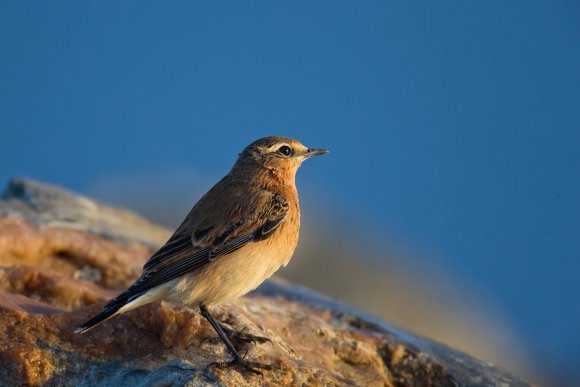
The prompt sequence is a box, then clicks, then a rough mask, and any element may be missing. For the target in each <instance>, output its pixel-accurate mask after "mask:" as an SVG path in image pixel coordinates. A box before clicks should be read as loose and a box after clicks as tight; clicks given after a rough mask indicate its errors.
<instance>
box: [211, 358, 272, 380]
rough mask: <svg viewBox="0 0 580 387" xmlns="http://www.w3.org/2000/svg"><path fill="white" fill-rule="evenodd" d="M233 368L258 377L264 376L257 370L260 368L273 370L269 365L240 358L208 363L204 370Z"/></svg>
mask: <svg viewBox="0 0 580 387" xmlns="http://www.w3.org/2000/svg"><path fill="white" fill-rule="evenodd" d="M235 366H241V367H242V368H244V369H245V370H246V371H249V372H251V373H253V374H256V375H260V376H264V374H263V373H262V371H260V370H258V369H257V368H261V369H263V370H272V369H273V367H272V365H270V364H261V363H258V362H255V361H247V360H244V359H243V358H241V357H236V358H234V360H232V361H223V362H213V363H210V364H208V365H207V367H206V369H208V368H210V367H216V368H220V369H223V368H230V367H235Z"/></svg>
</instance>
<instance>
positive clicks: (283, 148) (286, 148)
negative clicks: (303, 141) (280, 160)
mask: <svg viewBox="0 0 580 387" xmlns="http://www.w3.org/2000/svg"><path fill="white" fill-rule="evenodd" d="M278 153H280V154H281V155H283V156H290V155H291V154H292V149H291V148H290V147H289V146H288V145H282V146H281V147H280V148H278Z"/></svg>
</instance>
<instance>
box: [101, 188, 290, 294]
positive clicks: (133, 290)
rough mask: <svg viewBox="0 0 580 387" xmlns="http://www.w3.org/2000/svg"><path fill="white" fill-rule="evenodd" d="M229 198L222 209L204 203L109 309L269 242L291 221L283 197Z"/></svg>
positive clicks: (250, 194)
mask: <svg viewBox="0 0 580 387" xmlns="http://www.w3.org/2000/svg"><path fill="white" fill-rule="evenodd" d="M230 195H231V196H230V198H229V199H230V200H226V201H222V206H220V207H219V208H218V207H216V206H215V203H214V202H215V200H204V199H205V197H204V198H202V200H200V201H199V202H198V204H197V205H196V206H195V207H194V208H193V209H192V210H191V212H190V214H189V215H188V216H187V218H186V219H185V221H184V222H183V223H182V225H181V226H180V227H179V228H178V229H177V231H176V232H175V234H173V236H172V237H171V238H170V239H169V240H168V241H167V243H166V244H165V245H164V246H163V247H161V248H160V249H159V250H158V251H157V252H156V253H155V254H154V255H153V256H152V257H151V258H150V259H149V261H147V263H146V264H145V266H144V267H143V274H142V275H141V277H139V279H138V280H137V281H135V283H134V284H133V285H131V287H129V288H128V289H127V290H126V291H125V292H123V293H122V294H120V295H119V296H117V297H116V298H115V299H113V300H111V301H110V302H109V304H107V306H109V305H114V304H117V303H119V302H123V303H125V302H128V301H131V300H133V299H135V298H136V297H138V296H140V295H141V294H143V293H144V292H145V291H147V290H149V289H152V288H154V287H156V286H158V285H161V284H163V283H165V282H167V281H170V280H172V279H175V278H177V277H179V276H181V275H183V274H186V273H188V272H191V271H193V270H196V269H199V268H200V267H202V266H204V265H206V264H207V263H208V262H211V261H213V260H215V259H218V258H219V257H221V256H224V255H227V254H229V253H231V252H233V251H235V250H237V249H239V248H241V247H243V246H245V245H246V244H248V243H252V242H257V241H259V240H264V239H266V238H268V237H269V236H270V235H272V234H273V231H274V230H276V228H277V227H278V226H280V224H281V223H282V222H284V220H285V219H286V216H287V215H288V208H289V203H288V200H287V199H286V198H285V197H283V196H282V195H280V194H276V193H273V192H270V191H264V190H260V191H257V192H247V191H240V192H239V194H238V192H237V191H234V192H230ZM206 196H207V195H206ZM207 199H210V197H208V198H207Z"/></svg>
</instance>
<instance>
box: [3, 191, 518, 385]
mask: <svg viewBox="0 0 580 387" xmlns="http://www.w3.org/2000/svg"><path fill="white" fill-rule="evenodd" d="M167 236H168V231H167V230H164V229H161V228H159V227H157V226H154V225H152V224H150V223H148V222H147V221H146V220H144V219H142V218H140V217H139V216H137V215H135V214H132V213H130V212H127V211H123V210H120V209H114V208H111V207H108V206H103V205H99V204H96V203H94V202H93V201H91V200H89V199H87V198H83V197H80V196H77V195H75V194H72V193H69V192H66V191H64V190H62V189H60V188H56V187H52V186H47V185H43V184H39V183H35V182H32V181H28V180H14V181H13V182H12V183H11V184H10V185H9V186H8V188H7V189H6V192H5V193H4V195H3V197H2V199H1V200H0V384H2V385H15V384H23V385H25V384H28V385H39V384H46V385H80V386H82V385H155V386H157V385H216V386H221V385H232V386H238V385H304V386H317V385H360V386H407V385H409V386H457V385H473V386H496V385H498V386H502V385H527V383H525V382H524V381H521V380H519V379H517V378H515V377H513V376H512V375H510V374H508V373H507V372H504V371H502V370H500V369H498V368H496V367H493V366H492V365H490V364H487V363H484V362H481V361H478V360H476V359H473V358H471V357H469V356H467V355H464V354H462V353H460V352H457V351H454V350H452V349H450V348H448V347H445V346H443V345H440V344H437V343H434V342H431V341H428V340H426V339H423V338H421V337H416V336H413V335H411V334H409V333H407V332H404V331H402V330H400V329H398V328H395V327H393V326H391V325H389V324H387V323H385V322H384V321H381V320H380V319H378V318H376V317H374V316H370V315H368V314H365V313H364V312H361V311H358V310H356V309H354V308H352V307H349V306H348V305H344V304H341V303H338V302H336V301H333V300H331V299H329V298H327V297H324V296H322V295H319V294H316V293H314V292H312V291H309V290H307V289H304V288H301V287H298V286H294V285H288V284H281V283H279V282H276V281H269V282H267V283H265V284H264V285H263V286H262V287H260V288H259V289H258V290H257V291H256V292H254V293H253V294H251V295H249V296H247V297H244V298H242V299H240V300H236V301H233V302H228V303H225V304H223V305H221V306H219V307H216V308H215V310H214V312H215V316H216V317H218V318H219V319H220V320H222V321H224V322H226V323H228V324H230V325H232V326H233V327H234V328H236V329H246V330H248V331H249V332H250V333H253V334H255V335H260V336H267V337H269V338H270V339H271V340H272V342H271V343H265V344H258V345H249V346H248V347H247V348H246V350H247V358H248V359H251V360H253V361H258V362H261V363H267V364H271V365H272V370H266V371H264V375H263V376H257V375H253V374H249V373H246V372H244V371H241V370H239V369H235V368H229V369H219V368H215V367H209V368H208V367H207V366H208V364H210V363H211V362H214V361H221V360H224V359H226V358H228V354H227V353H225V351H224V348H223V346H222V345H221V344H220V343H216V342H214V341H212V340H207V338H208V337H212V336H213V335H214V333H213V331H212V329H211V327H210V326H209V324H207V322H205V320H204V319H203V318H202V317H201V316H200V315H199V314H198V313H196V312H195V311H194V310H192V309H189V308H176V307H173V306H171V305H169V304H167V303H155V304H151V305H149V306H146V307H143V308H140V309H137V310H134V311H131V312H129V313H127V314H126V315H123V316H120V317H118V318H115V319H112V320H109V321H108V322H105V323H104V324H102V325H101V326H99V327H97V328H95V329H94V330H93V331H91V332H89V333H88V334H86V335H76V334H74V333H73V331H74V329H75V328H76V327H77V326H78V325H79V324H80V323H81V322H84V321H85V320H86V319H87V318H89V317H91V316H92V315H94V314H95V313H96V312H97V311H98V310H99V309H100V307H101V305H102V303H103V302H104V301H105V300H107V299H108V298H110V297H111V296H113V295H114V294H116V293H117V292H118V291H119V290H121V289H123V288H124V287H125V286H127V285H128V284H129V283H131V282H132V281H133V280H134V279H135V278H136V276H137V275H138V274H139V273H140V268H141V266H142V264H143V262H144V261H145V260H146V259H147V258H148V256H149V255H150V254H151V253H152V252H153V249H154V248H155V247H156V246H158V245H159V244H161V243H162V242H163V241H164V239H165V238H166V237H167Z"/></svg>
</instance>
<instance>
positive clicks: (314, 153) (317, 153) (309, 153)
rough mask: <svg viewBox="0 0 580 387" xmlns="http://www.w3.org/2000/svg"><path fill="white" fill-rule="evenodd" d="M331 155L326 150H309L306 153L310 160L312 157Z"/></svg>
mask: <svg viewBox="0 0 580 387" xmlns="http://www.w3.org/2000/svg"><path fill="white" fill-rule="evenodd" d="M327 153H329V151H327V150H326V149H308V150H307V151H306V153H304V157H305V158H309V157H312V156H321V155H325V154H327Z"/></svg>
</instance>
